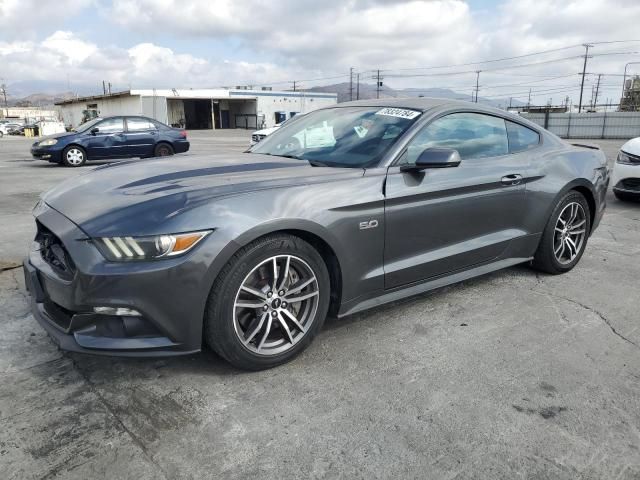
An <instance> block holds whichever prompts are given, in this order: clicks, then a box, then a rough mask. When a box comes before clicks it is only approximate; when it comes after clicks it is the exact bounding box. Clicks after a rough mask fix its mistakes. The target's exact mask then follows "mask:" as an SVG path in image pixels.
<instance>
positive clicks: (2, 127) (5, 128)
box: [0, 122, 22, 138]
mask: <svg viewBox="0 0 640 480" xmlns="http://www.w3.org/2000/svg"><path fill="white" fill-rule="evenodd" d="M21 126H22V125H20V124H18V123H4V122H3V123H0V138H2V136H3V135H6V134H8V133H9V132H11V131H12V130H15V129H16V128H20V127H21Z"/></svg>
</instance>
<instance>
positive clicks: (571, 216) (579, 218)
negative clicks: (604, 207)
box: [553, 202, 587, 265]
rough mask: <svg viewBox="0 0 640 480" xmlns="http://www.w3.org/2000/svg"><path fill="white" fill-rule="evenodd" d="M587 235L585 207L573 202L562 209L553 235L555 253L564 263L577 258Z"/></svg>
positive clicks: (557, 258) (558, 259)
mask: <svg viewBox="0 0 640 480" xmlns="http://www.w3.org/2000/svg"><path fill="white" fill-rule="evenodd" d="M586 235H587V216H586V214H585V211H584V208H583V207H582V205H580V204H579V203H577V202H571V203H569V204H568V205H567V206H565V207H564V208H563V209H562V212H560V215H559V216H558V220H557V221H556V226H555V231H554V236H553V254H554V255H555V257H556V260H557V261H558V262H559V263H560V264H562V265H568V264H570V263H571V262H573V261H574V260H575V258H576V257H577V256H578V254H579V253H580V251H581V249H582V244H583V243H584V240H585V238H586Z"/></svg>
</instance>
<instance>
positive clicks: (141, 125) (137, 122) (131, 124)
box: [127, 118, 156, 132]
mask: <svg viewBox="0 0 640 480" xmlns="http://www.w3.org/2000/svg"><path fill="white" fill-rule="evenodd" d="M127 129H128V130H129V131H130V132H139V131H142V130H155V129H156V126H155V125H154V124H153V123H151V122H150V121H149V120H147V119H146V118H127Z"/></svg>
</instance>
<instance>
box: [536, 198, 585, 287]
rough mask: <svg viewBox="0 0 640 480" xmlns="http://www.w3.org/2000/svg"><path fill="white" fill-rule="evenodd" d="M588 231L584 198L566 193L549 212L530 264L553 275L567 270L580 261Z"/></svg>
mask: <svg viewBox="0 0 640 480" xmlns="http://www.w3.org/2000/svg"><path fill="white" fill-rule="evenodd" d="M590 230H591V216H590V213H589V204H588V203H587V200H586V199H585V198H584V196H583V195H582V194H581V193H579V192H576V191H570V192H568V193H567V194H566V195H565V196H564V197H562V198H561V199H560V201H559V202H558V204H557V205H556V207H555V208H554V209H553V212H552V213H551V217H550V218H549V221H548V222H547V225H546V227H545V229H544V232H543V233H542V238H541V239H540V244H539V245H538V250H537V251H536V253H535V256H534V258H533V266H534V267H535V268H537V269H538V270H542V271H543V272H547V273H551V274H554V275H555V274H559V273H565V272H568V271H569V270H571V269H572V268H573V267H575V266H576V264H577V263H578V262H579V261H580V258H581V257H582V254H583V253H584V249H585V248H586V246H587V239H588V238H589V232H590Z"/></svg>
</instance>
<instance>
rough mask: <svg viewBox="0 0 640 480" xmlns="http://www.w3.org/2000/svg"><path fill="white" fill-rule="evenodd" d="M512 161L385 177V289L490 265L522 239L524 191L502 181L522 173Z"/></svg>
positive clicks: (486, 160)
mask: <svg viewBox="0 0 640 480" xmlns="http://www.w3.org/2000/svg"><path fill="white" fill-rule="evenodd" d="M509 159H510V157H499V158H484V159H476V160H474V161H471V160H470V161H467V162H465V161H463V162H462V163H461V164H460V166H459V167H455V168H443V169H432V170H426V171H424V172H422V173H402V172H400V171H399V168H397V167H392V168H391V169H390V170H389V175H388V177H387V185H386V208H385V220H386V221H385V225H386V232H385V237H386V239H385V288H394V287H397V286H400V285H405V284H408V283H413V282H418V281H421V280H424V279H428V278H431V277H436V276H438V275H442V274H445V273H447V272H452V271H455V270H460V269H463V268H467V267H470V266H472V265H475V264H479V263H483V262H487V261H490V260H492V259H494V258H496V257H498V256H499V255H500V254H501V253H502V252H503V251H504V250H505V249H506V247H507V245H508V244H509V241H510V240H511V239H512V238H515V237H519V236H521V235H524V234H525V233H526V232H524V231H523V229H522V225H523V223H524V222H523V214H524V210H523V209H524V195H525V189H524V185H523V184H522V183H519V184H517V185H505V184H503V183H502V181H501V179H502V177H503V176H505V172H507V171H518V170H519V169H521V168H522V167H521V166H520V165H518V164H517V162H514V163H516V164H514V165H509ZM512 159H513V160H516V159H515V158H512Z"/></svg>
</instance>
